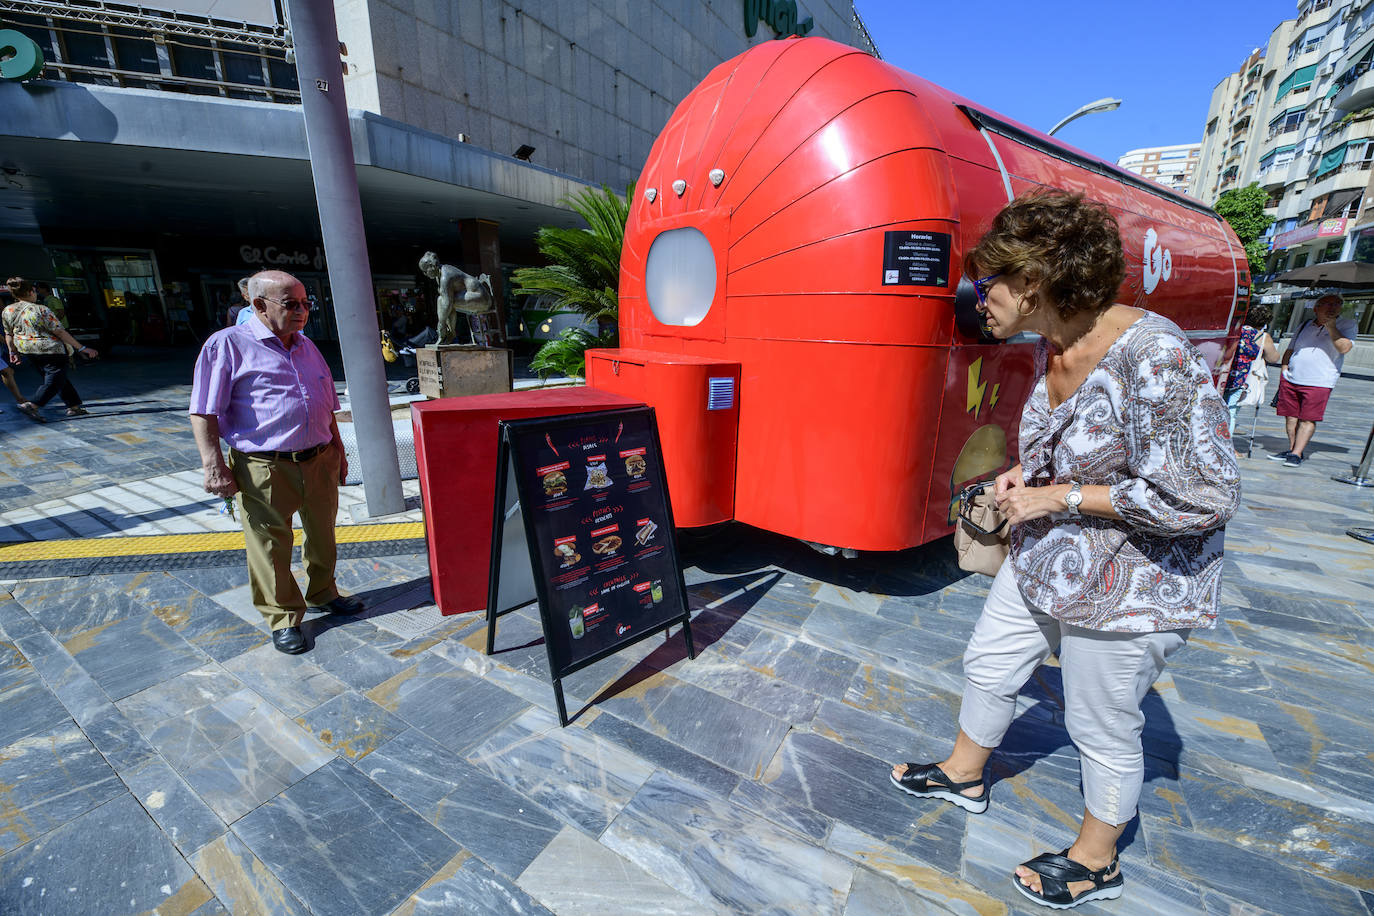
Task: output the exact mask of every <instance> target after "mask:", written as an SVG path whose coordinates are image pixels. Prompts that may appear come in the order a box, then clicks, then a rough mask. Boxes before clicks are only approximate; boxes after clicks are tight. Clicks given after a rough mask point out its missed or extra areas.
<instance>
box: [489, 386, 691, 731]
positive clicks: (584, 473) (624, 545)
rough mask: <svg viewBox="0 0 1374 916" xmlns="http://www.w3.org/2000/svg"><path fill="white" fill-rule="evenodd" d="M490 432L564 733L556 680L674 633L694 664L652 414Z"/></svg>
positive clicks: (539, 422)
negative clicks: (509, 493) (511, 498)
mask: <svg viewBox="0 0 1374 916" xmlns="http://www.w3.org/2000/svg"><path fill="white" fill-rule="evenodd" d="M501 431H502V450H501V453H502V455H503V456H507V460H508V462H509V467H510V468H511V470H512V471H513V475H514V480H515V487H516V490H517V492H518V494H519V501H520V508H521V515H522V517H523V521H524V531H525V539H526V544H527V545H528V548H529V553H530V564H531V566H532V567H533V570H534V580H535V587H536V591H537V593H538V600H539V611H540V617H541V619H542V621H543V625H544V642H545V646H546V648H547V650H548V655H549V668H550V672H551V674H552V676H553V679H554V687H555V693H556V694H557V695H558V704H559V716H560V719H561V720H562V721H563V722H564V724H566V721H567V717H566V714H565V712H564V710H563V699H562V690H561V685H560V683H559V682H560V680H561V678H562V677H564V676H565V675H567V674H571V673H572V672H573V671H576V670H578V669H580V668H584V667H586V666H587V665H590V664H592V663H593V662H595V661H598V660H600V659H602V658H605V657H606V656H608V655H611V654H613V653H615V652H617V651H619V650H620V649H622V648H624V647H626V646H628V645H631V644H633V643H635V642H638V641H639V640H640V639H643V638H645V637H646V636H650V635H652V634H654V633H657V632H660V631H662V630H665V629H667V628H668V627H670V626H672V625H673V624H676V623H681V624H683V626H684V637H685V638H686V640H687V646H688V654H689V656H691V655H692V654H693V653H692V644H691V631H690V623H689V617H688V610H687V591H686V588H685V586H684V584H683V581H682V568H681V565H680V563H679V561H678V555H677V542H676V538H675V534H674V528H673V517H672V509H671V506H670V505H669V502H668V489H667V484H666V479H665V477H664V474H663V462H662V459H661V455H662V450H661V449H660V447H659V442H658V428H657V426H656V424H655V422H654V412H653V409H652V408H649V407H636V408H631V409H627V410H612V411H602V412H597V413H582V414H572V415H568V416H561V417H536V418H533V419H529V420H514V421H505V422H503V423H502V424H501ZM497 473H498V475H502V477H504V475H505V474H506V467H505V462H503V466H502V467H499V468H498V469H497ZM501 534H502V532H500V531H496V532H493V538H492V543H493V545H494V549H495V550H499V549H500V548H499V545H500V544H501V543H502V540H503V538H502V537H501ZM499 568H500V560H499V557H496V556H494V557H493V572H495V571H496V570H498V569H499ZM498 587H499V586H498V585H497V583H495V582H494V583H493V584H492V591H493V593H495V592H496V591H497V589H498ZM490 610H491V609H489V614H488V619H489V621H490V622H491V623H492V624H493V625H494V623H495V616H494V615H492V614H491V613H490ZM488 643H489V645H490V643H491V636H490V635H489V637H488Z"/></svg>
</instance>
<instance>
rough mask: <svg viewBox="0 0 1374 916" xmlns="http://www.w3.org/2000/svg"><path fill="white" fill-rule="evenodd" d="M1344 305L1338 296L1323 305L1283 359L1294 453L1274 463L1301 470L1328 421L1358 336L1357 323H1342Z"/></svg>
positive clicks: (1285, 413)
mask: <svg viewBox="0 0 1374 916" xmlns="http://www.w3.org/2000/svg"><path fill="white" fill-rule="evenodd" d="M1344 304H1345V303H1344V301H1343V300H1342V299H1341V297H1340V296H1337V295H1336V294H1335V293H1328V294H1327V295H1325V296H1322V297H1321V298H1320V299H1318V300H1317V304H1316V305H1315V306H1313V308H1312V316H1313V317H1312V320H1311V321H1309V322H1307V323H1306V324H1304V325H1303V326H1302V327H1301V328H1299V329H1298V333H1297V334H1295V335H1293V340H1292V341H1291V342H1290V343H1289V344H1288V349H1287V350H1285V351H1284V353H1283V360H1282V362H1281V365H1282V366H1283V371H1282V373H1281V374H1280V375H1279V394H1278V399H1277V407H1278V414H1279V416H1281V417H1283V418H1284V424H1285V426H1286V428H1287V432H1288V451H1286V452H1280V453H1279V454H1277V455H1270V456H1269V458H1270V460H1272V461H1282V462H1283V463H1284V464H1285V465H1286V466H1287V467H1290V468H1296V467H1299V466H1301V465H1302V463H1303V461H1304V460H1305V456H1304V454H1303V453H1304V451H1306V449H1307V446H1308V444H1309V443H1310V442H1311V441H1312V434H1313V433H1314V432H1316V431H1317V424H1318V423H1320V422H1321V420H1322V418H1323V417H1324V416H1326V401H1327V399H1328V398H1330V397H1331V389H1332V388H1334V387H1336V381H1337V379H1339V378H1340V377H1341V364H1342V363H1343V362H1345V354H1347V353H1349V352H1350V351H1351V349H1352V348H1354V346H1355V344H1354V339H1355V334H1356V333H1357V332H1358V329H1357V327H1356V325H1355V322H1354V321H1353V320H1352V319H1350V318H1342V317H1341V308H1342V307H1343V306H1344Z"/></svg>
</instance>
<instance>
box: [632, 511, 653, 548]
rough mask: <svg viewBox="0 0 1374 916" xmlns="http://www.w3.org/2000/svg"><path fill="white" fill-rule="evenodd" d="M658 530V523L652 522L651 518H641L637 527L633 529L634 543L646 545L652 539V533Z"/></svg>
mask: <svg viewBox="0 0 1374 916" xmlns="http://www.w3.org/2000/svg"><path fill="white" fill-rule="evenodd" d="M657 531H658V525H656V524H654V521H653V519H649V518H641V519H640V520H639V528H638V530H636V531H635V543H637V544H638V545H639V546H641V547H646V546H648V544H649V542H650V541H652V540H653V539H654V533H655V532H657Z"/></svg>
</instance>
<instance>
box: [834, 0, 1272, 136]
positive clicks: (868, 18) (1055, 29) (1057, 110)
mask: <svg viewBox="0 0 1374 916" xmlns="http://www.w3.org/2000/svg"><path fill="white" fill-rule="evenodd" d="M855 5H856V6H857V7H858V10H859V15H860V16H861V17H862V18H863V20H864V23H865V24H866V25H867V26H868V30H869V32H870V33H871V34H872V36H873V40H874V41H875V42H876V43H877V45H878V50H879V51H881V52H882V55H883V59H884V60H886V61H887V62H889V63H891V64H893V65H895V66H898V67H901V68H902V69H903V70H909V71H911V72H912V73H915V74H916V75H918V76H920V77H923V78H925V79H928V80H930V81H931V82H933V83H938V84H940V85H942V86H944V87H946V88H947V89H950V90H952V91H954V92H957V93H959V94H960V95H963V96H966V97H967V98H969V99H970V100H972V101H974V102H978V103H979V104H981V105H984V106H986V107H987V108H990V109H992V110H993V111H996V112H998V113H1000V114H1003V115H1005V116H1007V117H1009V118H1013V119H1015V120H1017V121H1021V122H1022V123H1024V124H1027V125H1029V126H1031V127H1036V128H1039V129H1040V130H1049V129H1050V127H1052V126H1053V125H1054V124H1055V122H1057V121H1059V120H1060V119H1061V118H1063V117H1065V116H1067V115H1068V114H1069V113H1070V112H1072V111H1074V110H1075V109H1077V108H1078V107H1079V106H1081V105H1084V104H1086V103H1088V102H1092V101H1095V100H1097V99H1100V98H1103V97H1104V96H1114V97H1116V98H1119V99H1121V100H1122V105H1121V107H1120V108H1118V109H1117V110H1116V111H1110V112H1105V113H1100V114H1091V115H1086V116H1084V117H1082V118H1079V119H1078V120H1076V121H1074V122H1073V123H1072V124H1068V125H1066V126H1065V127H1064V128H1063V129H1062V130H1060V131H1059V133H1057V134H1055V137H1056V139H1059V140H1063V141H1065V142H1066V143H1070V144H1072V145H1074V146H1077V147H1079V148H1080V149H1084V150H1087V151H1088V152H1090V153H1093V154H1094V155H1097V156H1101V157H1102V158H1103V159H1107V160H1108V161H1111V162H1115V161H1116V159H1117V158H1118V157H1119V156H1120V155H1121V154H1122V153H1125V152H1126V151H1128V150H1132V149H1139V148H1141V147H1146V146H1165V145H1170V144H1174V143H1191V142H1194V141H1199V140H1201V139H1202V131H1203V128H1204V127H1205V122H1206V119H1207V105H1208V102H1209V101H1210V100H1211V97H1212V90H1213V89H1214V88H1215V87H1216V85H1217V83H1219V82H1221V80H1222V79H1223V78H1224V77H1225V76H1226V75H1227V74H1228V73H1233V72H1235V71H1236V70H1237V69H1238V68H1239V67H1240V65H1241V63H1242V62H1243V61H1244V60H1245V58H1246V56H1247V55H1248V54H1249V53H1250V52H1251V51H1252V50H1253V49H1254V48H1257V47H1263V46H1264V45H1265V44H1266V43H1267V42H1268V40H1269V33H1270V32H1272V31H1273V29H1274V27H1275V26H1276V25H1278V24H1279V23H1280V22H1282V21H1283V20H1284V19H1293V18H1296V16H1297V3H1296V0H1191V2H1180V0H1145V2H1139V0H1137V2H1132V0H1125V2H1120V0H1093V2H1087V0H1083V2H1080V0H1063V2H1058V0H1038V2H1037V0H1019V2H1001V0H997V2H993V0H953V2H932V0H856V3H855Z"/></svg>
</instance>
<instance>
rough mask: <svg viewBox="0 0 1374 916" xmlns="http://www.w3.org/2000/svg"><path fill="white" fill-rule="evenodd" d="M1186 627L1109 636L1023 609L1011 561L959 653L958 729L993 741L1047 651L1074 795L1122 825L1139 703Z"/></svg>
mask: <svg viewBox="0 0 1374 916" xmlns="http://www.w3.org/2000/svg"><path fill="white" fill-rule="evenodd" d="M1189 632H1190V630H1187V629H1184V630H1166V631H1163V632H1158V633H1110V632H1104V631H1102V630H1086V629H1084V628H1082V627H1076V626H1072V625H1070V624H1066V623H1062V622H1061V621H1058V620H1056V619H1055V618H1053V617H1051V616H1049V615H1048V614H1045V613H1043V612H1041V611H1040V610H1039V609H1037V608H1035V607H1032V606H1031V605H1029V604H1028V603H1027V602H1026V600H1025V598H1024V597H1023V596H1022V594H1021V590H1020V589H1019V588H1018V587H1017V586H1016V579H1015V577H1014V576H1013V574H1012V569H1011V564H1010V563H1003V564H1002V568H1001V570H1000V571H998V573H997V577H996V578H995V579H994V580H993V582H992V589H991V590H990V591H989V592H988V598H987V601H986V602H985V603H984V604H983V613H982V616H980V617H979V618H978V623H977V625H976V626H975V627H974V628H973V636H972V637H971V638H970V639H969V644H968V649H967V650H965V652H964V678H965V686H964V699H963V705H962V706H961V707H960V710H959V727H960V729H962V730H963V732H964V734H965V735H968V737H970V738H972V739H973V740H974V742H976V743H977V744H980V745H982V746H983V747H996V746H997V745H999V744H1001V743H1002V737H1003V736H1004V735H1005V734H1006V732H1007V728H1008V727H1009V726H1010V725H1011V721H1012V718H1013V717H1014V716H1015V714H1016V695H1017V693H1018V692H1019V691H1020V690H1021V686H1022V685H1023V684H1025V683H1026V681H1027V680H1028V679H1029V678H1030V676H1031V674H1032V673H1033V672H1034V671H1035V669H1036V668H1037V667H1039V666H1040V664H1041V663H1042V662H1044V661H1045V660H1046V659H1047V658H1049V656H1050V653H1052V652H1053V651H1054V650H1055V649H1056V648H1058V650H1059V664H1060V667H1061V669H1062V671H1063V676H1064V723H1065V725H1066V726H1067V728H1068V731H1069V737H1070V738H1072V739H1073V743H1074V744H1075V745H1076V746H1077V748H1078V753H1079V756H1080V758H1081V761H1082V768H1083V797H1084V801H1085V803H1086V805H1087V809H1088V811H1089V812H1090V813H1091V814H1092V815H1093V817H1095V818H1097V819H1098V820H1100V821H1102V822H1103V823H1106V824H1112V825H1117V824H1124V823H1126V822H1127V821H1129V820H1130V819H1131V818H1132V817H1134V816H1135V810H1136V804H1137V802H1139V800H1140V788H1141V784H1142V783H1143V781H1144V777H1145V756H1144V752H1143V751H1142V750H1141V746H1140V733H1141V730H1142V729H1144V727H1145V715H1144V714H1143V713H1142V712H1141V711H1140V703H1141V701H1142V700H1143V699H1144V698H1145V694H1147V693H1148V692H1149V690H1150V687H1151V686H1152V685H1153V684H1154V682H1155V680H1156V679H1157V678H1158V677H1159V675H1160V672H1162V671H1163V670H1164V663H1165V660H1166V659H1168V657H1169V656H1170V655H1172V654H1174V653H1175V652H1177V651H1178V650H1179V649H1180V648H1182V647H1183V645H1184V643H1186V642H1187V639H1188V634H1189Z"/></svg>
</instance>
